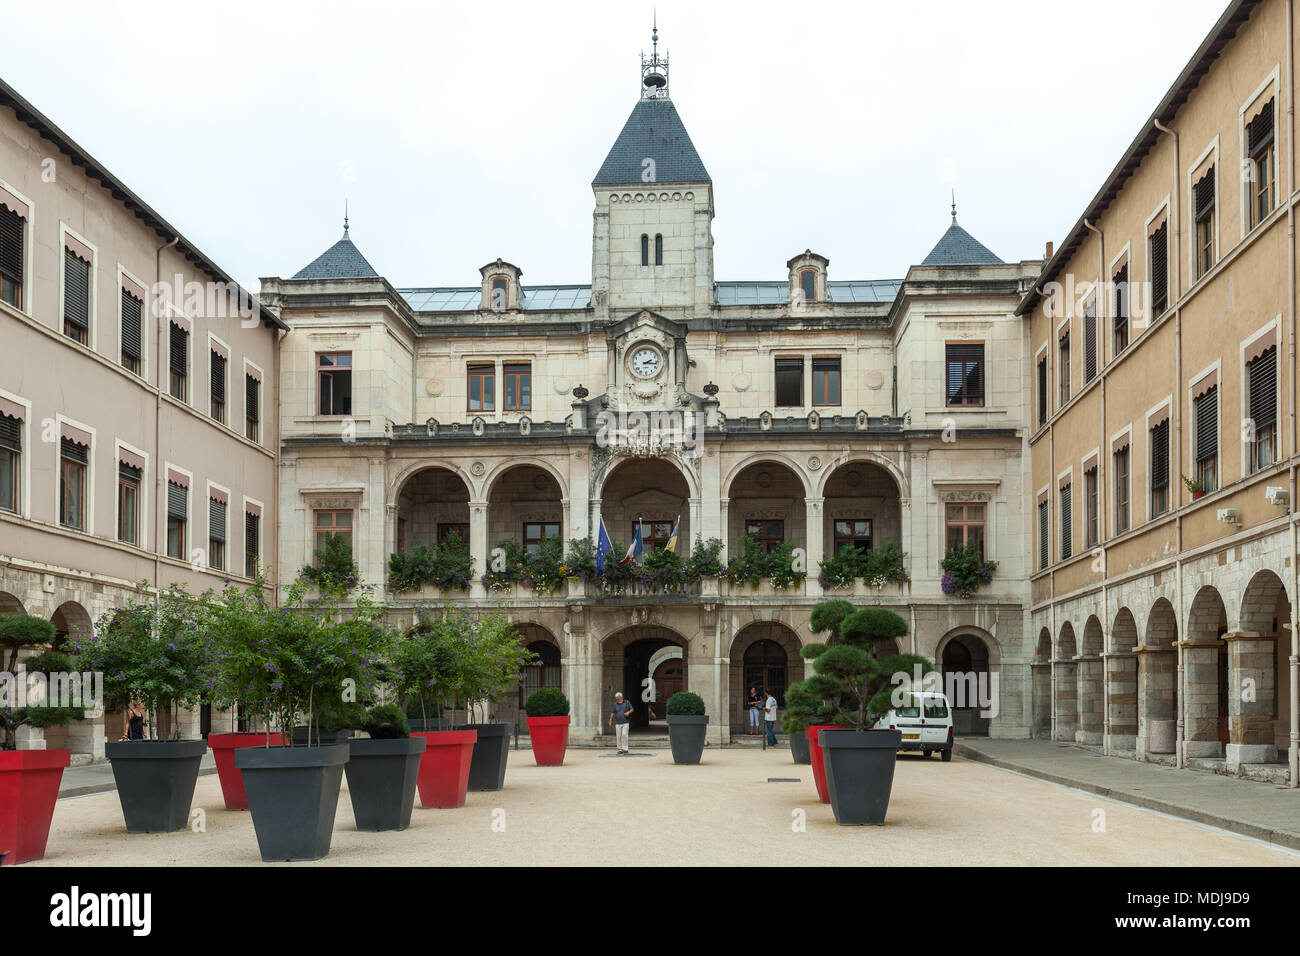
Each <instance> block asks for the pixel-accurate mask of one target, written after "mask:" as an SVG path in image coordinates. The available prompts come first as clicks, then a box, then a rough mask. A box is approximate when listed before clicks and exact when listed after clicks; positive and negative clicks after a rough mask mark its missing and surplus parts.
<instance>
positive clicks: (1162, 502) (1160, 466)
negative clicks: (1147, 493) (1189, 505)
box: [1150, 418, 1169, 518]
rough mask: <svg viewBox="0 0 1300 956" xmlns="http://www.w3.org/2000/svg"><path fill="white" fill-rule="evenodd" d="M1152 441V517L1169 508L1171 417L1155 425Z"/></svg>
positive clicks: (1152, 431) (1151, 433) (1151, 436)
mask: <svg viewBox="0 0 1300 956" xmlns="http://www.w3.org/2000/svg"><path fill="white" fill-rule="evenodd" d="M1150 443H1151V517H1153V518H1154V517H1156V516H1158V515H1162V514H1164V513H1165V512H1166V511H1168V510H1169V419H1167V418H1166V419H1165V420H1164V421H1162V422H1161V423H1160V424H1158V425H1156V426H1154V427H1153V428H1152V429H1151V432H1150Z"/></svg>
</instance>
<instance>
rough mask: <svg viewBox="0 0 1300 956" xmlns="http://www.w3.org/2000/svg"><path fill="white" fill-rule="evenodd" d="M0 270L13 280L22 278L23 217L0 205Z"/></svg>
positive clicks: (17, 280)
mask: <svg viewBox="0 0 1300 956" xmlns="http://www.w3.org/2000/svg"><path fill="white" fill-rule="evenodd" d="M0 272H3V273H4V274H5V275H7V276H8V277H9V278H10V279H13V280H14V281H15V282H21V281H22V280H23V219H22V217H21V216H19V215H18V214H17V213H16V212H14V211H13V210H11V209H8V208H5V207H3V206H0Z"/></svg>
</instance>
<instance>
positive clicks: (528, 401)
mask: <svg viewBox="0 0 1300 956" xmlns="http://www.w3.org/2000/svg"><path fill="white" fill-rule="evenodd" d="M501 377H502V378H503V379H504V381H503V382H502V386H503V387H504V390H505V409H506V411H508V412H526V411H529V410H531V409H532V407H533V367H532V366H531V365H529V364H528V363H527V362H517V363H515V364H511V365H503V366H502V367H501Z"/></svg>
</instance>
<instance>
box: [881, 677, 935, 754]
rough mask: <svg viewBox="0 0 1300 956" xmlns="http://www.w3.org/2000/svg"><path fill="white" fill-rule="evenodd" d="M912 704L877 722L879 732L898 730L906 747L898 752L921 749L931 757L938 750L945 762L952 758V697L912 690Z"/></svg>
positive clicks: (894, 710)
mask: <svg viewBox="0 0 1300 956" xmlns="http://www.w3.org/2000/svg"><path fill="white" fill-rule="evenodd" d="M910 696H911V698H912V700H911V703H910V704H908V705H906V706H903V707H895V708H894V709H892V710H891V711H890V712H889V713H887V714H885V716H884V717H881V718H880V719H879V720H878V721H876V723H875V725H874V726H875V729H876V730H898V731H901V732H902V734H903V745H902V746H901V747H899V748H898V749H899V750H900V751H903V750H919V751H920V752H921V754H922V755H923V756H926V757H928V756H929V755H930V753H931V751H934V750H937V751H939V753H940V754H941V755H942V756H943V759H944V760H945V761H947V760H951V759H952V708H951V707H950V706H949V705H948V698H947V697H946V696H945V695H943V694H939V693H934V692H930V691H912V692H911V695H910Z"/></svg>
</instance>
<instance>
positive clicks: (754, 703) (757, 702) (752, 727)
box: [745, 687, 762, 735]
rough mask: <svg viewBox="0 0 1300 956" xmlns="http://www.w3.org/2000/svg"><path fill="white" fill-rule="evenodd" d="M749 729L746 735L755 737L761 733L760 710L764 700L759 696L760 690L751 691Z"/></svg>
mask: <svg viewBox="0 0 1300 956" xmlns="http://www.w3.org/2000/svg"><path fill="white" fill-rule="evenodd" d="M748 704H749V727H748V729H747V730H746V731H745V733H747V734H750V735H753V734H757V733H759V729H758V709H759V708H760V707H761V706H762V700H761V699H760V698H759V696H758V688H757V687H751V688H750V689H749V700H748Z"/></svg>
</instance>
